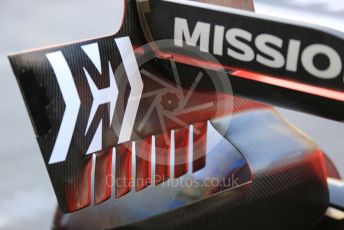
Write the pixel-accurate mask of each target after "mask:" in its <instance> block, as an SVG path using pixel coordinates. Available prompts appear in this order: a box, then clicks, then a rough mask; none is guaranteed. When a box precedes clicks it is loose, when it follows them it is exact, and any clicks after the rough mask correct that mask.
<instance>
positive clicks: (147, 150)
mask: <svg viewBox="0 0 344 230" xmlns="http://www.w3.org/2000/svg"><path fill="white" fill-rule="evenodd" d="M135 150H136V186H135V190H136V191H140V190H142V189H144V188H146V187H147V186H149V185H150V184H151V179H152V173H151V162H152V137H149V138H146V139H145V140H142V141H138V142H136V148H135Z"/></svg>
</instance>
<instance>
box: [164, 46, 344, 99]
mask: <svg viewBox="0 0 344 230" xmlns="http://www.w3.org/2000/svg"><path fill="white" fill-rule="evenodd" d="M159 55H160V56H161V57H163V56H164V55H162V54H161V53H160V52H159ZM165 55H166V54H165ZM172 55H173V59H174V60H175V61H177V62H179V63H183V64H187V65H193V66H196V67H202V68H207V69H211V70H218V69H223V68H224V69H226V70H234V71H235V72H234V73H231V75H232V76H235V77H240V78H244V79H247V80H253V81H257V82H262V83H265V84H269V85H274V86H279V87H282V88H287V89H291V90H296V91H299V92H303V93H307V94H312V95H316V96H320V97H325V98H329V99H333V100H337V101H344V92H341V91H338V90H333V89H327V88H324V87H320V86H313V85H310V84H306V83H301V82H297V81H292V80H285V79H282V78H280V77H278V76H269V75H266V74H260V73H255V72H251V71H247V70H244V69H240V68H236V67H231V66H224V65H221V64H219V63H211V62H209V61H206V60H200V59H196V58H190V57H188V56H184V55H180V54H172Z"/></svg>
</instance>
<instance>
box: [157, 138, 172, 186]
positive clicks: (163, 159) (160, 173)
mask: <svg viewBox="0 0 344 230" xmlns="http://www.w3.org/2000/svg"><path fill="white" fill-rule="evenodd" d="M155 152H156V155H155V162H156V164H155V184H160V183H162V182H164V181H165V180H167V179H168V178H169V177H170V152H171V132H168V134H161V135H157V136H156V137H155Z"/></svg>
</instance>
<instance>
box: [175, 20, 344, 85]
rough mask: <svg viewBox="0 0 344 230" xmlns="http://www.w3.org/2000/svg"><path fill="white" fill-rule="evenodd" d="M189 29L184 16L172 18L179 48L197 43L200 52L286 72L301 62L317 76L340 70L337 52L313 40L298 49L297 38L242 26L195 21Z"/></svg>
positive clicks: (295, 69)
mask: <svg viewBox="0 0 344 230" xmlns="http://www.w3.org/2000/svg"><path fill="white" fill-rule="evenodd" d="M191 31H192V30H191V29H190V26H189V23H188V20H187V19H185V18H179V17H176V18H175V23H174V39H175V40H174V41H175V43H174V44H175V45H176V46H179V47H183V43H184V42H185V43H186V44H187V45H189V46H196V45H197V44H199V46H200V50H201V51H203V52H211V53H212V54H214V55H216V56H221V57H223V56H227V57H228V58H229V59H228V60H230V59H235V60H237V61H241V62H247V63H250V62H256V63H257V65H263V66H265V67H269V68H273V69H281V68H284V69H285V70H287V71H290V72H298V71H299V68H300V65H301V66H302V67H303V68H304V69H305V70H306V71H307V72H308V73H309V74H311V75H312V76H314V77H316V78H320V79H334V78H337V77H338V76H339V75H340V74H341V72H342V69H343V67H342V60H341V57H340V55H339V53H338V52H337V51H336V50H335V49H334V48H332V47H330V46H329V45H326V44H321V43H314V44H310V45H307V46H305V47H303V48H302V41H301V40H297V39H288V40H285V39H284V38H281V37H278V36H276V35H273V34H269V33H261V34H258V35H254V34H253V33H251V32H250V31H248V30H245V29H242V28H226V27H225V26H222V25H213V24H211V23H206V22H202V21H198V22H197V23H196V25H195V27H194V28H193V31H192V32H191ZM211 41H213V43H211ZM284 46H286V47H287V48H286V50H287V52H286V55H283V54H282V52H281V50H282V48H283V47H284ZM224 47H227V49H224ZM301 48H302V49H301ZM255 50H257V51H258V52H259V53H255ZM320 55H322V56H324V57H325V60H326V61H325V64H324V63H322V64H320V65H319V64H318V65H317V64H316V61H315V59H316V58H317V57H319V56H320ZM324 65H325V67H324Z"/></svg>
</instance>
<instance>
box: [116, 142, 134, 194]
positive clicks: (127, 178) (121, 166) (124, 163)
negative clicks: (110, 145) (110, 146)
mask: <svg viewBox="0 0 344 230" xmlns="http://www.w3.org/2000/svg"><path fill="white" fill-rule="evenodd" d="M131 171H132V144H131V142H127V143H124V144H121V145H119V146H118V147H116V181H115V186H116V189H115V194H116V198H119V197H121V196H124V195H125V194H127V193H128V192H130V190H131V183H132V182H131V180H132V175H131V174H132V172H131Z"/></svg>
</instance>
